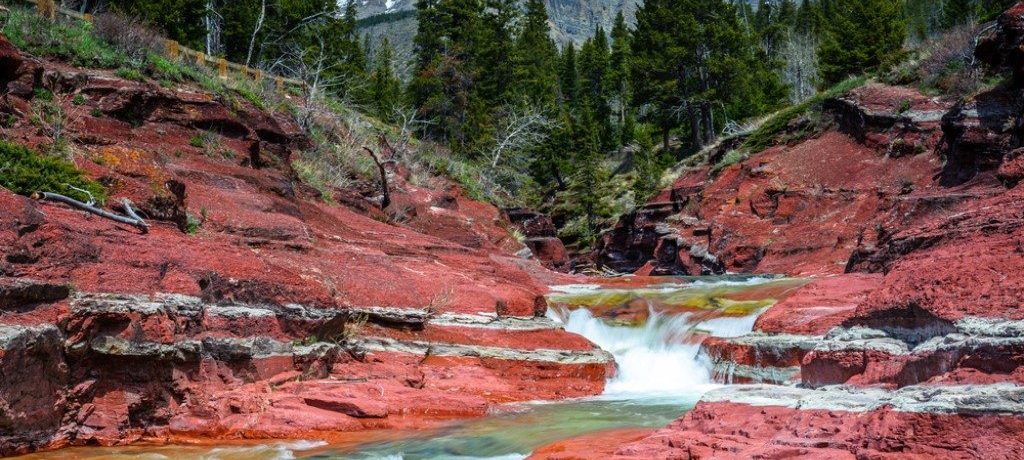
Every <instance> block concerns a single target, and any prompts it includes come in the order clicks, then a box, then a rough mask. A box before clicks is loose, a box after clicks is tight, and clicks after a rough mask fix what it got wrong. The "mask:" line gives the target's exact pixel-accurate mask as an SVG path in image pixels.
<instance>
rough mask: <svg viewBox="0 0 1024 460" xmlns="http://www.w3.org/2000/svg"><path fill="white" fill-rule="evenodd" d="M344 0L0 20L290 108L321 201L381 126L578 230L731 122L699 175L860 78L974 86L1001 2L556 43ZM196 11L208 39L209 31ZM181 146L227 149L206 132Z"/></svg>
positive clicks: (441, 166) (828, 12)
mask: <svg viewBox="0 0 1024 460" xmlns="http://www.w3.org/2000/svg"><path fill="white" fill-rule="evenodd" d="M99 3H102V2H99ZM339 3H340V2H336V1H334V0H313V1H302V2H296V1H293V0H268V1H267V2H265V3H261V2H254V1H249V0H246V1H239V2H220V1H218V2H212V3H211V2H207V1H206V0H110V1H109V2H106V4H107V5H108V6H109V7H110V9H111V11H114V12H116V14H113V15H103V16H102V18H101V17H100V16H98V17H97V19H98V20H97V21H95V22H94V25H92V26H90V25H88V24H85V23H81V22H75V21H63V20H62V21H58V23H57V24H56V25H54V24H51V23H49V22H46V21H43V20H41V19H38V18H36V17H35V16H34V15H33V14H32V13H27V12H26V11H25V10H22V9H19V8H15V9H14V10H12V11H13V12H12V20H11V21H10V22H9V23H8V24H7V25H6V26H5V28H4V32H5V33H7V34H8V36H10V37H11V39H12V41H14V42H15V44H16V45H18V46H21V47H23V48H24V49H26V50H27V51H28V52H30V53H35V54H40V55H46V56H54V57H58V58H62V59H66V60H69V61H70V62H72V63H74V64H76V65H83V66H90V67H103V68H109V69H116V72H117V74H118V75H119V76H121V77H122V78H126V79H131V80H143V79H144V78H151V79H153V80H154V81H159V82H160V83H161V84H162V85H165V86H168V87H172V86H173V85H174V84H175V83H179V82H195V84H197V85H198V86H200V87H202V88H203V89H205V90H207V91H209V92H211V93H214V94H215V95H217V97H218V98H219V99H220V100H221V101H224V102H225V103H226V104H228V105H229V106H230V107H231V108H232V109H233V110H235V111H240V110H242V109H243V104H245V101H248V102H249V103H251V104H253V105H255V106H256V107H258V108H261V109H266V110H276V109H283V110H287V111H290V112H291V113H292V114H293V115H294V116H295V118H296V120H297V121H298V122H299V124H300V125H301V126H302V128H303V129H305V130H306V132H307V134H308V135H309V136H310V138H311V139H312V140H313V148H311V149H308V150H307V151H304V152H300V154H299V155H296V157H295V158H293V166H294V168H295V170H296V172H297V173H298V174H299V176H300V178H301V179H302V180H304V181H306V182H307V183H309V184H311V185H312V186H314V187H316V188H317V189H318V190H319V191H320V193H321V195H322V196H323V197H324V199H325V200H330V199H331V196H332V194H333V193H332V189H333V188H337V187H347V186H354V185H356V184H357V183H358V184H362V183H366V182H372V181H374V180H376V179H375V176H376V172H375V166H374V165H373V163H372V162H371V161H370V159H369V158H368V157H367V156H366V155H365V153H364V152H363V150H362V148H363V147H364V146H374V145H376V144H377V143H378V137H379V136H382V137H383V138H384V139H386V140H387V141H388V143H389V144H391V145H393V146H397V147H395V148H393V149H392V150H393V153H392V155H391V156H392V159H394V160H395V161H398V162H401V163H402V164H403V167H405V168H407V169H408V170H409V171H410V176H411V178H412V182H413V183H415V184H426V183H429V182H430V181H431V177H432V176H435V175H444V176H447V177H449V178H451V179H452V180H454V181H456V182H458V183H459V184H460V185H461V186H462V188H463V189H464V190H465V192H466V193H467V194H468V195H469V196H471V197H473V198H476V199H481V200H486V201H490V202H492V203H494V204H496V205H499V206H523V205H525V206H531V207H535V208H538V209H540V210H541V211H545V212H549V213H550V214H551V215H552V217H553V219H554V220H555V222H556V224H557V225H558V226H559V227H560V228H561V233H562V235H563V236H566V237H567V239H568V240H569V241H567V242H568V243H569V244H570V245H571V244H587V243H589V242H590V241H592V240H593V239H594V238H595V237H596V235H598V233H599V232H600V230H601V229H602V228H605V227H606V226H607V224H608V223H609V222H611V221H612V220H613V219H615V218H616V217H617V216H618V215H621V214H622V213H624V212H627V211H629V210H630V209H631V208H632V207H633V206H635V204H636V203H640V202H643V201H644V200H647V199H649V198H650V197H651V196H653V195H654V194H655V193H657V191H658V189H659V187H660V186H661V185H663V182H662V181H663V179H664V178H665V177H668V175H666V174H664V173H665V172H666V170H668V169H669V168H671V167H672V165H673V164H676V163H678V164H680V165H691V166H692V165H696V163H695V162H697V161H706V156H703V155H698V154H699V153H700V152H706V151H708V150H709V146H714V145H717V143H718V141H720V140H721V138H722V137H723V136H727V137H728V136H738V137H743V140H742V142H740V143H739V145H738V147H736V148H734V149H732V150H731V151H729V152H727V153H726V154H725V155H724V156H723V157H722V159H721V160H719V161H718V162H717V164H715V165H712V166H711V168H710V169H711V172H712V174H717V173H718V172H720V171H721V170H722V169H724V168H726V167H728V166H730V165H733V164H736V163H737V162H740V161H743V160H744V159H746V158H748V157H749V156H750V155H752V154H755V153H757V152H758V151H761V150H764V149H766V148H768V147H770V146H772V145H776V144H779V143H788V142H794V141H797V140H800V139H803V138H805V137H807V136H812V135H815V134H816V133H819V132H820V131H821V130H822V129H823V128H824V127H825V126H827V123H828V120H824V119H823V117H822V115H821V111H820V107H821V104H822V102H823V101H824V100H825V99H827V98H829V97H834V96H836V95H839V94H842V93H844V92H847V91H849V90H851V89H853V88H855V87H857V86H860V85H863V84H864V83H865V81H867V79H868V78H876V77H877V78H881V79H883V81H890V82H896V83H901V84H914V85H917V86H919V87H921V88H922V90H924V91H928V92H935V93H943V94H955V95H959V96H967V95H970V94H972V92H975V91H976V90H977V89H978V88H979V87H981V86H982V85H983V84H984V82H981V81H979V80H980V78H979V76H978V72H977V71H976V69H975V68H974V67H973V66H972V63H970V62H966V61H965V60H964V58H963V56H964V50H965V49H967V48H969V47H970V46H971V44H972V40H973V37H974V36H975V35H976V32H977V29H976V28H975V27H974V24H976V23H977V21H978V20H982V19H986V18H991V17H992V15H993V14H994V12H997V11H1000V10H1001V9H1002V8H1005V7H1006V6H1008V5H1009V4H1010V3H1011V2H1009V0H945V1H942V2H934V1H928V0H904V1H899V2H894V1H892V0H759V2H758V3H757V4H756V5H755V4H752V3H753V2H750V1H742V2H737V1H732V0H646V1H645V2H643V5H642V6H641V7H640V8H639V10H638V11H637V13H636V23H635V26H632V27H631V26H629V25H627V23H626V20H625V17H624V16H623V15H622V14H621V13H620V14H618V15H617V17H616V19H615V21H614V25H613V27H612V29H611V30H610V31H605V30H604V29H603V28H601V27H598V28H596V29H595V30H593V35H592V36H590V37H589V38H588V39H587V40H586V41H585V42H583V43H582V44H579V45H573V44H568V45H561V46H560V45H558V44H556V43H555V42H554V41H553V40H552V39H551V34H550V30H549V22H550V21H549V18H548V15H547V11H546V6H545V5H546V2H544V1H543V0H526V1H519V0H444V1H438V0H417V1H416V2H415V3H416V11H415V12H402V13H395V14H388V15H382V16H378V17H375V18H370V19H364V20H362V21H357V20H356V17H357V15H356V10H355V8H356V5H357V3H358V2H344V5H342V6H339ZM263 5H265V6H266V9H263V8H262V6H263ZM413 14H415V16H416V19H417V21H418V24H419V27H418V29H417V33H416V37H415V56H414V57H413V62H411V63H410V64H411V67H412V70H413V72H412V76H411V80H410V81H409V82H408V84H405V85H404V86H403V82H402V81H401V80H400V79H399V77H398V71H397V69H399V68H401V66H399V65H397V64H398V63H396V62H395V60H396V56H395V52H394V49H393V48H392V47H391V44H390V43H388V42H387V41H386V40H384V41H382V42H381V43H377V44H374V46H371V45H370V44H369V43H366V44H364V43H363V42H362V37H360V36H359V33H358V31H357V27H358V26H360V25H362V26H367V27H368V26H372V25H375V24H377V23H379V22H380V21H397V20H403V19H408V18H409V17H411V15H413ZM202 17H208V18H211V19H212V20H215V21H217V22H218V26H219V30H220V31H221V33H220V34H219V35H217V36H207V31H206V28H205V27H204V26H202V25H201V23H200V21H196V18H202ZM137 18H139V19H137ZM100 19H102V20H100ZM156 30H159V31H160V33H166V34H167V36H169V37H170V38H173V39H175V40H177V41H179V42H180V43H182V44H183V45H186V46H190V47H193V48H197V49H204V50H206V49H209V50H210V54H211V55H214V56H217V57H225V58H227V59H228V60H231V61H234V62H239V63H244V64H246V65H249V66H251V67H253V68H260V69H264V70H265V71H266V72H267V73H276V74H283V75H286V76H290V77H294V78H297V79H301V80H304V81H305V82H306V83H307V84H308V85H309V88H310V91H309V92H308V93H304V94H298V93H296V94H293V96H296V97H298V98H301V99H302V102H301V103H293V102H292V101H293V100H294V99H291V100H289V99H286V98H277V97H275V96H274V92H273V91H269V90H268V88H267V87H266V86H261V85H260V84H257V83H255V82H253V81H252V80H251V79H249V78H238V76H237V75H236V76H233V77H232V78H229V79H227V80H222V79H220V78H218V77H217V76H215V75H214V74H213V73H212V72H211V71H209V70H208V69H206V68H203V67H202V66H198V67H197V66H194V65H193V64H191V63H190V62H189V61H188V60H184V59H182V60H173V59H169V58H167V57H165V56H163V55H162V53H163V40H162V37H161V36H158V35H157V33H156V32H155V31H156ZM369 48H372V49H373V50H374V51H375V52H374V53H373V55H372V56H367V54H366V53H365V51H366V50H367V49H369ZM300 93H301V91H300ZM47 97H49V98H51V99H52V98H53V95H52V94H51V95H48V96H47V95H46V94H39V95H37V99H39V100H41V101H43V100H47ZM81 102H82V103H84V102H85V101H84V100H83V101H81ZM73 103H74V104H79V103H80V102H79V101H78V100H77V99H76V100H75V101H73ZM356 107H358V111H357V110H356V109H355V108H356ZM909 109H910V106H909V103H906V104H902V105H901V107H900V111H901V112H905V111H907V110H909ZM325 114H329V115H333V116H328V117H324V116H323V115H325ZM94 115H101V114H98V113H96V112H95V111H94ZM325 118H331V120H325ZM762 120H763V121H762ZM44 124H45V123H44ZM189 143H190V145H192V146H193V147H196V148H201V149H203V150H204V152H205V153H206V154H207V155H215V154H220V155H221V156H224V155H225V152H224V151H222V150H221V149H220V147H219V143H218V141H217V139H215V138H209V137H207V136H197V137H196V138H193V139H191V140H190V142H189ZM55 144H56V142H55ZM908 148H909V147H908ZM683 162H685V163H683ZM677 169H678V168H677Z"/></svg>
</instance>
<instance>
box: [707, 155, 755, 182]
mask: <svg viewBox="0 0 1024 460" xmlns="http://www.w3.org/2000/svg"><path fill="white" fill-rule="evenodd" d="M746 159H747V154H746V153H744V152H742V151H740V150H730V151H729V152H727V153H726V154H725V156H723V157H722V159H721V160H720V161H719V162H718V163H716V164H715V165H714V166H713V167H711V171H710V172H711V175H712V176H715V175H718V173H720V172H722V170H723V169H725V168H728V167H729V166H732V165H734V164H736V163H739V162H741V161H743V160H746Z"/></svg>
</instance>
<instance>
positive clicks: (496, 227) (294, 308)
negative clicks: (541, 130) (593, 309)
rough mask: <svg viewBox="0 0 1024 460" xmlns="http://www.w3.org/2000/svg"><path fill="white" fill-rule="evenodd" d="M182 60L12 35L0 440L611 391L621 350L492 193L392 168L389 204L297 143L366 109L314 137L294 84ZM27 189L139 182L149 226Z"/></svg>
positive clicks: (356, 415)
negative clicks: (278, 89)
mask: <svg viewBox="0 0 1024 460" xmlns="http://www.w3.org/2000/svg"><path fill="white" fill-rule="evenodd" d="M20 38H21V39H25V37H20ZM99 46H102V45H99ZM100 49H106V48H102V47H101V48H100ZM108 51H109V50H108ZM110 52H111V53H116V51H110ZM170 64H171V65H173V66H176V67H177V66H180V67H177V68H181V69H189V64H187V63H184V62H181V61H171V62H170ZM167 69H168V68H165V70H167ZM189 72H196V73H193V74H191V75H194V76H196V77H199V78H200V81H193V80H192V79H190V78H184V79H182V80H181V81H177V82H173V83H170V80H167V79H166V77H157V78H153V77H150V76H146V75H143V74H140V73H129V72H127V71H124V70H120V71H115V70H104V69H89V68H80V67H76V66H73V65H69V63H68V62H65V61H62V60H57V59H53V58H51V57H45V56H35V55H31V54H28V53H25V52H23V51H20V50H18V49H17V48H15V47H14V46H13V45H12V44H11V43H10V42H9V41H8V40H7V39H6V38H0V88H2V90H3V94H4V97H3V101H4V103H3V106H2V110H3V112H4V117H5V118H4V120H5V122H4V131H3V133H4V141H3V142H2V143H0V152H2V154H0V166H2V167H0V179H2V180H3V183H4V184H6V185H8V186H10V187H14V188H15V190H11V189H6V188H0V203H2V205H0V246H2V247H3V248H4V250H3V259H2V260H0V402H2V403H0V408H2V410H0V428H2V429H0V454H4V455H8V454H16V453H25V452H29V451H34V450H40V449H52V448H57V447H62V446H67V445H96V444H100V445H111V444H124V443H128V442H133V441H136V440H140V439H150V440H155V441H163V442H166V441H169V440H185V439H196V438H199V439H209V438H239V437H246V438H249V437H274V438H301V437H305V436H310V435H311V434H312V433H339V432H347V431H354V430H364V429H371V428H373V429H379V428H386V427H394V428H398V427H416V426H427V425H430V424H431V423H435V421H437V420H440V419H444V418H448V417H456V416H459V417H465V416H478V415H482V414H484V413H486V412H487V411H488V408H489V407H491V406H492V405H493V404H497V403H499V402H507V401H513V400H534V399H537V398H543V397H551V398H564V397H572V396H582V395H588V394H596V393H599V392H600V390H601V388H602V386H603V381H604V376H605V375H606V372H608V366H609V365H610V357H608V356H607V354H606V353H605V352H603V351H601V350H599V349H596V348H595V347H594V346H593V345H591V344H590V343H589V342H587V341H586V340H584V339H582V338H580V337H578V336H575V335H572V334H569V333H566V332H564V331H562V330H561V329H558V328H557V327H556V326H555V325H554V324H553V323H552V322H551V321H550V320H547V319H546V318H543V316H542V315H543V313H544V310H545V308H546V307H545V302H544V299H543V297H542V295H543V293H544V292H545V290H546V288H545V285H546V284H548V283H550V282H551V281H552V280H553V279H557V278H558V277H559V276H560V275H556V274H553V273H551V272H548V271H547V270H545V269H544V268H542V267H541V266H540V265H539V264H538V263H537V262H536V261H532V260H527V259H523V258H521V257H520V256H518V255H515V254H516V253H521V251H522V249H524V246H523V245H522V243H520V242H519V241H517V239H516V238H515V237H514V235H513V234H512V232H511V230H510V229H511V226H510V225H511V224H510V223H509V221H508V220H507V218H506V217H505V216H504V215H503V214H502V213H501V212H500V211H499V210H497V209H495V208H494V207H492V206H490V205H487V204H484V203H480V202H475V201H472V200H469V199H467V198H465V197H464V196H462V195H461V194H460V192H459V189H458V187H454V186H452V185H451V184H450V183H449V182H447V181H446V180H445V179H444V178H442V177H436V178H433V179H432V180H430V181H429V182H431V183H434V184H438V187H439V188H430V187H426V186H416V185H413V184H412V183H409V182H407V181H406V178H407V177H409V176H406V175H404V174H407V173H408V171H402V170H397V169H389V171H388V173H387V177H388V180H389V184H390V189H391V196H390V199H391V201H392V203H394V204H393V205H392V209H397V210H399V211H398V212H397V213H390V214H389V213H385V212H383V211H381V209H380V206H379V202H380V199H381V197H380V196H379V189H378V188H377V187H376V185H374V182H373V181H372V180H367V181H366V182H362V181H360V180H358V178H355V179H346V181H342V182H335V183H315V182H314V183H313V185H317V186H318V187H320V189H317V188H315V187H313V186H312V185H311V182H309V181H306V180H303V179H302V178H301V177H307V176H303V175H302V174H300V173H298V172H297V171H296V169H297V168H298V167H299V166H301V165H302V164H303V159H307V160H308V159H309V158H310V157H309V156H308V154H309V152H311V151H314V149H321V150H317V152H319V153H318V154H324V153H323V152H324V151H325V149H326V150H329V148H341V146H340V144H335V143H343V142H353V141H354V140H355V139H358V138H356V137H355V136H357V135H358V133H359V132H360V131H359V130H360V129H366V128H365V125H366V124H368V122H367V121H365V120H364V121H358V120H359V119H358V118H356V119H355V120H357V121H356V123H355V124H348V122H346V121H345V120H346V119H345V118H344V117H343V116H342V115H340V114H338V113H334V112H322V113H320V112H318V114H317V115H315V117H317V118H318V119H319V121H317V122H316V123H319V126H322V127H326V128H327V129H329V130H334V132H335V134H339V135H341V136H342V137H339V138H334V137H326V138H322V137H316V136H314V137H310V132H309V131H307V130H306V128H304V127H303V125H302V124H300V123H299V122H298V120H297V119H296V118H295V116H294V115H293V113H299V112H301V109H302V107H303V104H304V101H303V100H302V99H301V98H297V97H296V96H293V95H285V96H278V95H275V94H274V93H273V90H268V91H267V92H266V93H256V94H259V96H258V97H257V96H254V95H253V94H252V93H243V92H241V91H242V90H243V89H244V88H246V87H245V86H244V85H243V86H239V87H237V88H235V87H234V86H232V85H234V84H236V83H232V81H228V82H227V83H226V85H227V86H226V87H219V86H216V85H213V86H210V85H212V83H208V84H202V83H201V81H205V80H202V79H203V78H209V77H202V75H203V73H202V72H203V70H201V69H192V70H190V71H189ZM129 77H130V78H129ZM213 78H214V80H211V81H216V80H215V79H216V77H213ZM211 87H213V88H220V89H218V90H217V91H211V90H210V89H209V88H211ZM239 88H241V89H239ZM244 94H249V96H248V97H246V96H244ZM278 97H281V99H277V98H278ZM279 104H280V105H279ZM44 114H48V115H46V117H45V118H44V117H43V115H44ZM58 115H59V117H58ZM349 116H351V115H349ZM349 120H351V118H349ZM57 125H59V126H60V127H61V131H60V134H59V136H61V137H59V138H58V137H55V136H56V135H57V133H55V132H54V131H53V129H52V128H53V127H54V126H57ZM360 126H363V127H362V128H360ZM317 136H319V134H318V135H317ZM345 139H347V141H345ZM371 139H372V137H371ZM355 142H358V141H355ZM22 146H24V147H27V148H29V149H32V150H25V149H24V148H23V147H22ZM362 146H366V147H369V148H372V149H374V150H378V149H381V148H383V147H382V146H380V145H376V144H363V145H362ZM55 148H59V149H61V150H55ZM378 151H380V150H378ZM385 158H387V157H385ZM316 165H317V166H316V167H318V168H327V167H337V166H331V164H330V163H317V164H316ZM389 168H392V167H391V166H389ZM309 177H317V176H309ZM328 177H338V176H328ZM370 177H371V178H372V177H373V176H370ZM71 184H79V185H81V186H82V187H84V188H81V187H79V189H75V188H72V187H71ZM80 190H91V192H90V193H91V195H86V194H85V193H84V192H81V191H80ZM15 191H17V192H18V193H15ZM33 192H57V193H64V194H68V195H71V196H73V197H75V198H77V199H79V200H82V201H94V202H95V204H96V206H99V207H102V208H104V209H106V210H107V211H108V212H113V213H118V214H121V215H124V214H126V213H129V210H128V206H132V207H134V208H135V209H136V210H137V212H138V213H139V214H141V215H142V216H144V218H145V222H146V224H147V228H145V229H140V228H135V227H133V226H130V225H125V224H123V223H118V222H115V221H112V220H109V219H105V218H100V217H98V216H96V215H92V214H89V213H85V212H82V210H81V209H75V208H72V207H68V206H65V205H63V204H59V203H56V202H50V201H46V200H36V199H33V198H31V197H30V195H32V194H33ZM19 193H20V194H19ZM35 196H36V197H37V198H38V197H39V195H35ZM125 203H131V205H128V204H125ZM142 230H144V231H142ZM356 337H359V339H358V340H359V341H360V342H359V343H360V344H359V345H356V342H355V340H356ZM540 348H543V350H541V349H540ZM428 356H429V357H430V359H428ZM452 375H458V376H459V377H458V378H451V376H452ZM338 379H345V380H346V381H352V382H354V383H353V384H352V385H348V386H346V393H345V394H338V393H335V392H333V390H331V388H334V385H336V383H337V381H338ZM360 382H361V383H360ZM379 391H386V394H387V395H388V397H387V400H379V399H376V398H374V401H372V402H371V401H370V400H367V399H365V396H366V395H368V394H369V393H370V392H379ZM377 394H379V393H377ZM544 394H547V396H544Z"/></svg>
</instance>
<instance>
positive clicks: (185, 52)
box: [22, 0, 306, 93]
mask: <svg viewBox="0 0 1024 460" xmlns="http://www.w3.org/2000/svg"><path fill="white" fill-rule="evenodd" d="M22 1H24V2H25V3H30V4H33V5H35V6H36V11H38V12H39V14H40V15H42V16H45V17H48V18H50V19H56V17H57V15H60V16H65V17H68V18H71V19H76V20H80V21H86V22H90V23H91V22H92V20H93V16H92V15H91V14H88V13H85V14H82V13H79V12H77V11H73V10H69V9H67V8H62V7H59V6H57V5H56V1H55V0H22ZM164 54H165V55H166V56H167V57H169V58H171V59H192V60H193V62H195V64H196V65H198V66H202V67H208V68H211V69H216V71H217V76H219V77H220V78H221V79H223V80H226V79H227V78H228V72H229V71H233V72H236V73H238V74H241V76H242V78H252V79H253V80H255V81H257V82H262V81H263V79H264V74H263V71H262V70H260V69H253V68H251V67H248V66H245V65H242V64H237V63H234V62H228V61H227V60H226V59H224V58H219V57H215V56H209V55H207V54H206V53H204V52H202V51H197V50H194V49H191V48H188V47H185V46H182V45H181V44H180V43H178V42H177V41H175V40H170V39H168V40H167V42H166V46H165V48H164ZM267 77H269V78H272V79H273V80H274V88H275V89H277V91H278V92H282V93H283V92H284V91H285V90H286V89H287V88H288V87H296V88H299V89H301V90H303V91H305V90H306V82H304V81H302V80H297V79H294V78H287V77H282V76H280V75H267Z"/></svg>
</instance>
